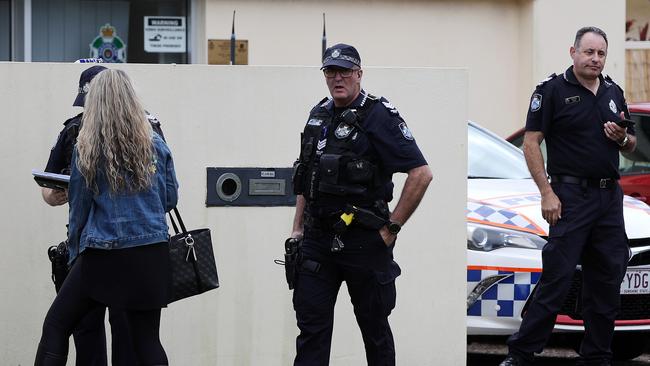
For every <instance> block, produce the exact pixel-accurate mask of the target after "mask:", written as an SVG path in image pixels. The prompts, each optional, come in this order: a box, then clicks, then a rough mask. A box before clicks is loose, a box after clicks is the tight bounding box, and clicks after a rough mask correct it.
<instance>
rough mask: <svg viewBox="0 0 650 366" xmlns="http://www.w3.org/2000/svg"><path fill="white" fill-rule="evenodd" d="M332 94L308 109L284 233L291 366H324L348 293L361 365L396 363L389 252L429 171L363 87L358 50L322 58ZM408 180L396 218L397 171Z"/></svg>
mask: <svg viewBox="0 0 650 366" xmlns="http://www.w3.org/2000/svg"><path fill="white" fill-rule="evenodd" d="M322 70H323V74H324V76H325V82H326V83H327V87H328V88H329V91H330V94H331V97H330V98H325V99H323V100H321V101H320V102H319V103H318V104H317V105H316V106H315V107H314V108H313V109H312V110H311V112H310V114H309V117H308V119H307V122H306V124H305V128H304V132H303V133H302V143H301V147H300V157H299V159H298V160H297V161H296V164H295V172H294V190H295V193H296V194H297V203H296V213H295V218H294V222H293V232H292V235H291V237H292V238H296V239H302V243H301V247H300V259H299V262H298V269H297V274H296V279H295V288H294V293H293V304H294V309H295V311H296V318H297V323H298V327H299V328H300V335H299V336H298V338H297V340H296V347H297V355H296V358H295V361H294V365H309V366H315V365H328V364H329V357H330V346H331V340H332V339H331V338H332V328H333V321H334V304H335V302H336V297H337V294H338V291H339V288H340V286H341V283H342V282H343V281H345V282H346V284H347V288H348V292H349V293H350V297H351V301H352V305H353V307H354V313H355V316H356V319H357V323H358V325H359V328H360V330H361V334H362V337H363V342H364V344H365V349H366V359H367V362H368V365H394V364H395V347H394V342H393V335H392V332H391V329H390V325H389V323H388V316H389V315H390V313H391V311H392V309H393V308H394V306H395V297H396V293H395V278H396V277H397V276H398V275H399V274H400V268H399V266H398V265H397V263H395V262H394V261H393V247H394V245H395V239H396V237H397V234H398V233H399V231H400V229H401V227H402V226H403V225H404V224H405V223H406V221H407V220H408V218H409V217H410V216H411V214H412V213H413V212H414V211H415V209H416V207H417V206H418V204H419V202H420V200H421V199H422V197H423V195H424V193H425V191H426V189H427V187H428V185H429V182H430V181H431V179H432V175H431V171H430V169H429V166H428V165H427V162H426V160H425V159H424V157H423V156H422V153H421V152H420V149H419V148H418V146H417V144H416V143H415V139H414V138H413V135H412V134H411V131H410V130H409V128H408V126H407V125H406V122H404V120H403V119H402V117H401V116H400V114H399V112H398V111H397V109H396V108H395V107H394V106H393V105H392V104H390V102H388V101H387V100H386V99H384V98H377V97H375V96H373V95H371V94H368V93H367V92H366V91H364V90H363V89H361V78H362V76H363V70H362V69H361V58H360V56H359V53H358V52H357V50H356V49H355V48H354V47H352V46H349V45H346V44H337V45H334V46H332V47H330V48H328V49H327V50H326V51H325V54H324V55H323V66H322ZM398 172H401V173H407V174H408V177H407V179H406V183H405V185H404V189H403V191H402V194H401V196H400V199H399V201H398V203H397V205H396V206H395V209H394V211H393V212H390V211H389V210H388V205H387V203H388V202H390V201H391V200H392V199H393V183H392V181H391V178H392V175H393V174H394V173H398Z"/></svg>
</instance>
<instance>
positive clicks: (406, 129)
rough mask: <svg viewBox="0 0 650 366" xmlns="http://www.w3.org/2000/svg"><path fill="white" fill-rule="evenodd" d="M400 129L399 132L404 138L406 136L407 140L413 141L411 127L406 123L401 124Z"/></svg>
mask: <svg viewBox="0 0 650 366" xmlns="http://www.w3.org/2000/svg"><path fill="white" fill-rule="evenodd" d="M398 127H399V130H400V131H402V136H404V138H405V139H407V140H409V141H413V134H412V133H411V130H410V129H409V127H408V126H407V125H406V122H402V123H400V124H399V125H398Z"/></svg>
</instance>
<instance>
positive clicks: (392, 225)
mask: <svg viewBox="0 0 650 366" xmlns="http://www.w3.org/2000/svg"><path fill="white" fill-rule="evenodd" d="M386 228H388V232H389V233H391V234H393V235H397V233H399V231H400V230H402V225H400V224H399V223H397V222H395V221H390V222H389V223H388V225H386Z"/></svg>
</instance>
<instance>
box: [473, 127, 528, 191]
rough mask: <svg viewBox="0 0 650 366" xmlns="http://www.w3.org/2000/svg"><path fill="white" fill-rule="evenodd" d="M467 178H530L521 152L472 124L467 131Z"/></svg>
mask: <svg viewBox="0 0 650 366" xmlns="http://www.w3.org/2000/svg"><path fill="white" fill-rule="evenodd" d="M467 140H468V144H467V158H468V164H467V177H468V178H470V179H472V178H494V179H522V178H530V173H529V172H528V167H527V166H526V161H525V159H524V154H523V153H522V152H521V150H519V149H517V148H516V147H514V146H512V145H511V144H510V143H508V142H507V141H506V140H504V139H501V138H499V137H497V136H494V135H492V134H490V133H489V132H487V131H484V130H483V129H481V128H479V127H476V126H474V125H472V124H469V125H468V129H467Z"/></svg>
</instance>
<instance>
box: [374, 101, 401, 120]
mask: <svg viewBox="0 0 650 366" xmlns="http://www.w3.org/2000/svg"><path fill="white" fill-rule="evenodd" d="M379 101H381V104H383V105H384V107H386V109H388V111H389V112H390V113H391V114H394V115H396V116H399V112H398V111H397V108H395V106H394V105H392V104H391V102H389V101H388V99H386V98H384V97H381V98H379Z"/></svg>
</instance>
